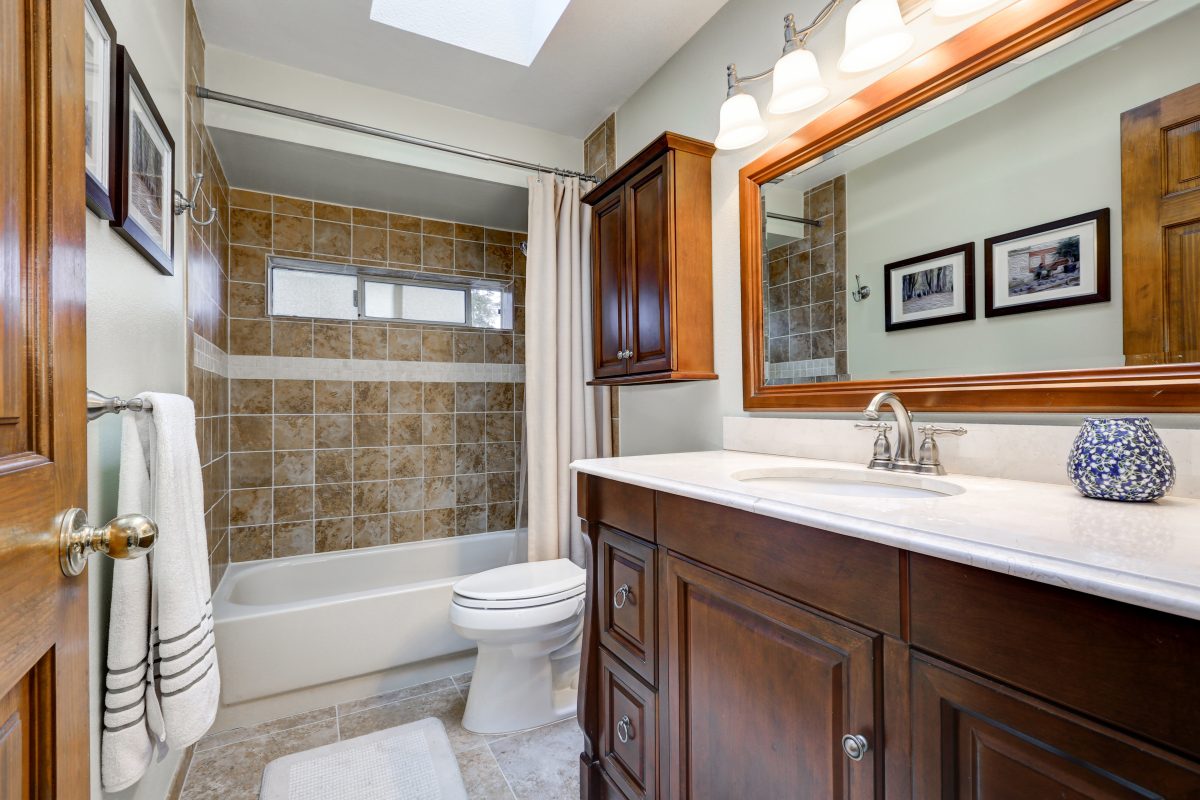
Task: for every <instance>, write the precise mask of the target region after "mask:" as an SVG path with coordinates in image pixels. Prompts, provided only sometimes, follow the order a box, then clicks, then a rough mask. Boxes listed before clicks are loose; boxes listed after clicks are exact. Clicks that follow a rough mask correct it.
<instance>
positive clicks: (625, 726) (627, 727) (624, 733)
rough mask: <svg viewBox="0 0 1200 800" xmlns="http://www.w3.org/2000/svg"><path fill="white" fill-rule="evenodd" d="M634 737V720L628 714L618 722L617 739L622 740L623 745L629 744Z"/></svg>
mask: <svg viewBox="0 0 1200 800" xmlns="http://www.w3.org/2000/svg"><path fill="white" fill-rule="evenodd" d="M633 737H634V733H633V720H631V719H630V718H629V715H628V714H626V715H625V716H623V717H621V719H620V720H619V721H618V722H617V738H618V739H620V740H621V744H629V740H630V739H632V738H633Z"/></svg>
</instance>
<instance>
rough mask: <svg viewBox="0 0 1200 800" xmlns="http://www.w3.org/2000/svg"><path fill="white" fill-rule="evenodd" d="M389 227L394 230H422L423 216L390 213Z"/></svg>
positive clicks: (414, 231)
mask: <svg viewBox="0 0 1200 800" xmlns="http://www.w3.org/2000/svg"><path fill="white" fill-rule="evenodd" d="M388 227H389V228H391V229H392V230H394V231H408V232H410V233H420V232H421V218H420V217H410V216H408V215H407V214H388Z"/></svg>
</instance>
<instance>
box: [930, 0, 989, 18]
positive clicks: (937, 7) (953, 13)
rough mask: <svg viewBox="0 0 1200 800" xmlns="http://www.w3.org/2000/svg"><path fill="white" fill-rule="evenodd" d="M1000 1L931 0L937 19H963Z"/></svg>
mask: <svg viewBox="0 0 1200 800" xmlns="http://www.w3.org/2000/svg"><path fill="white" fill-rule="evenodd" d="M999 1H1000V0H933V14H934V16H937V17H965V16H966V15H967V14H974V13H975V12H976V11H983V10H984V9H985V8H989V7H991V6H994V5H996V4H997V3H998V2H999Z"/></svg>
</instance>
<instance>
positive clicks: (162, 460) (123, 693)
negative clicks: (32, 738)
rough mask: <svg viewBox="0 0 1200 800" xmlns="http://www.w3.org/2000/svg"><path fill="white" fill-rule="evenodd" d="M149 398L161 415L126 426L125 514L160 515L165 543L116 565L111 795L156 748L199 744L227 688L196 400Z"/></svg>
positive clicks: (109, 708) (109, 697) (108, 753)
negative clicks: (216, 622)
mask: <svg viewBox="0 0 1200 800" xmlns="http://www.w3.org/2000/svg"><path fill="white" fill-rule="evenodd" d="M139 397H145V398H147V399H149V400H150V401H151V402H152V403H153V405H154V410H153V412H152V415H147V414H137V415H130V416H128V417H127V418H126V419H125V421H124V428H123V429H122V434H123V436H122V448H121V487H120V500H119V502H118V509H119V510H120V511H121V513H127V512H132V511H137V512H140V513H143V514H146V515H148V516H150V517H151V518H152V519H153V520H154V521H155V522H156V523H157V524H158V541H157V543H156V544H155V547H154V550H153V552H152V553H151V555H150V558H149V559H147V560H143V561H135V562H124V563H118V564H117V565H114V573H113V602H112V611H111V620H110V629H109V654H108V667H109V674H108V677H107V679H106V690H107V693H106V696H105V730H104V737H103V739H102V760H101V779H102V781H101V782H102V783H103V785H104V788H105V790H107V791H113V790H116V789H120V788H123V787H124V786H128V785H130V784H131V783H134V782H136V781H137V780H138V779H139V778H140V777H141V775H142V774H143V773H144V772H145V768H146V766H147V765H148V764H149V760H150V757H151V756H152V754H153V748H154V743H155V742H157V741H162V742H165V744H166V746H167V747H168V748H171V749H181V748H185V747H188V746H189V745H191V744H193V743H195V742H196V741H198V740H199V739H200V737H202V736H203V735H204V734H205V732H207V731H208V728H209V727H210V726H211V725H212V722H213V719H214V718H215V717H216V713H217V702H218V698H219V696H220V690H221V685H220V677H219V674H218V670H217V655H216V642H215V638H214V636H213V625H212V598H211V591H210V586H209V563H208V537H207V534H206V532H205V527H204V487H203V484H202V480H201V475H200V455H199V452H198V450H197V448H196V419H195V412H194V410H193V406H192V401H191V400H189V399H187V398H186V397H180V396H178V395H169V394H158V393H147V394H143V395H139ZM139 461H140V463H139ZM127 467H128V468H127ZM126 500H128V501H129V502H128V503H126ZM134 503H137V505H138V507H134V506H133V504H134ZM139 567H140V571H139ZM131 609H137V610H136V611H134V612H133V613H127V612H130V610H131ZM141 609H144V612H143V611H141ZM147 662H149V667H150V669H151V670H152V671H151V672H150V673H149V675H148V674H147V670H146V666H147ZM139 669H140V670H141V671H140V673H139ZM135 674H137V675H139V676H140V679H141V680H142V681H144V682H145V683H144V689H145V690H144V693H142V694H143V697H142V698H141V699H140V702H139V701H138V700H137V699H135V696H136V695H138V694H139V692H137V691H136V690H135V689H133V688H132V686H131V685H130V684H131V678H130V676H132V675H135ZM150 676H152V677H153V682H147V681H149V677H150ZM106 770H107V772H106Z"/></svg>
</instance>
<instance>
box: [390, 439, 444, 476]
mask: <svg viewBox="0 0 1200 800" xmlns="http://www.w3.org/2000/svg"><path fill="white" fill-rule="evenodd" d="M426 449H433V448H424V447H421V446H419V445H405V446H402V447H393V448H391V449H390V450H389V452H388V465H389V466H388V477H389V478H419V477H422V476H423V475H424V474H425V467H424V452H423V451H424V450H426Z"/></svg>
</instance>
